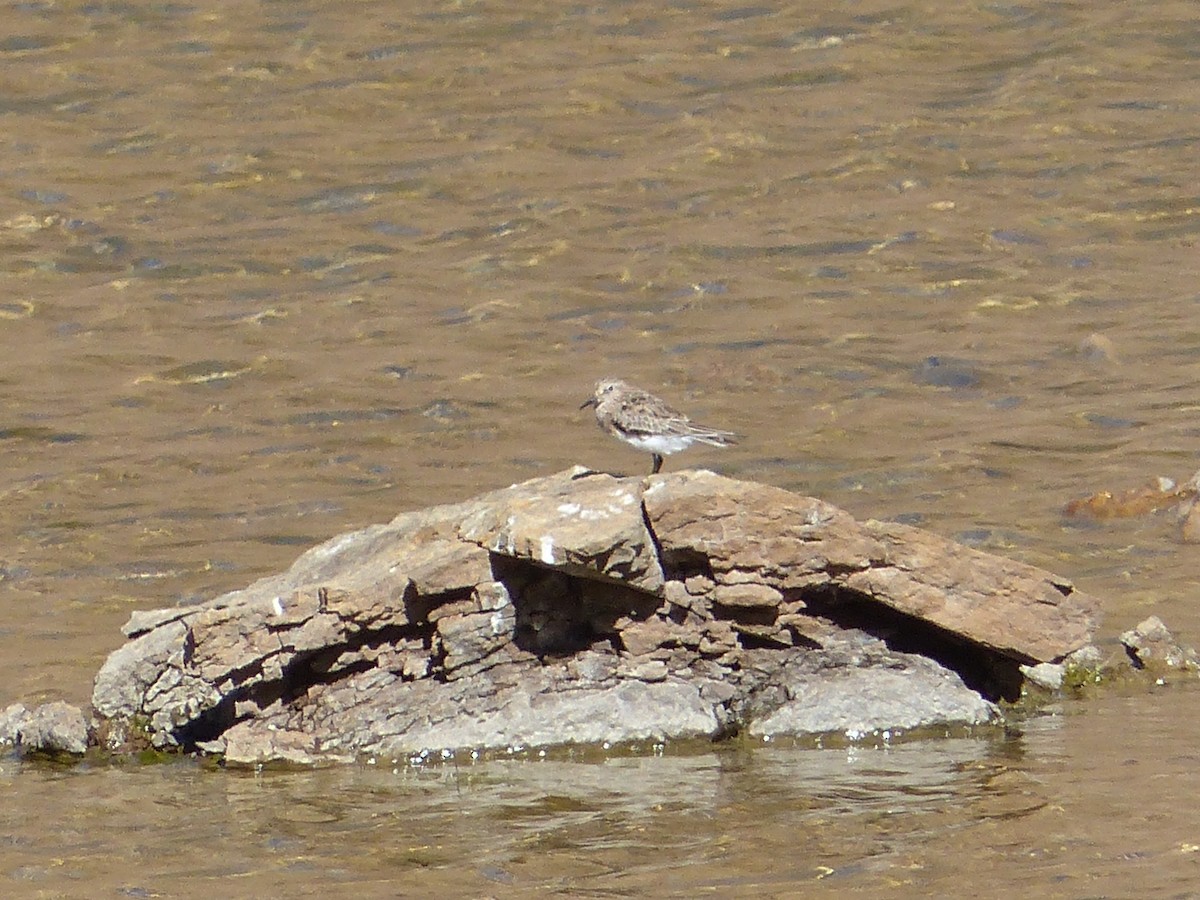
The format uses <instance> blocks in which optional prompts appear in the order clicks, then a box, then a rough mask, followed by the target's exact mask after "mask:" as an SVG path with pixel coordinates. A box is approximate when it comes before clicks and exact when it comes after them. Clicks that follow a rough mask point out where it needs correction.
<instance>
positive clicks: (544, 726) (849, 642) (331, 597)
mask: <svg viewBox="0 0 1200 900" xmlns="http://www.w3.org/2000/svg"><path fill="white" fill-rule="evenodd" d="M1096 616H1097V606H1096V603H1095V602H1094V601H1093V600H1091V599H1090V598H1088V597H1086V596H1084V595H1083V594H1081V593H1079V592H1077V591H1076V590H1075V589H1074V588H1073V587H1072V586H1071V584H1070V583H1069V582H1067V581H1065V580H1063V579H1061V578H1058V577H1056V576H1054V575H1051V574H1049V573H1048V572H1044V571H1042V570H1039V569H1036V568H1034V567H1032V566H1028V565H1024V564H1021V563H1016V562H1011V561H1008V560H1004V559H1000V558H998V557H995V556H990V555H988V554H985V553H982V552H980V551H977V550H972V549H969V548H966V547H962V546H960V545H957V544H955V543H953V542H951V541H948V540H946V539H943V538H940V537H937V536H935V535H932V534H929V533H926V532H923V531H920V530H917V529H915V528H910V527H906V526H903V525H896V524H886V523H880V522H873V521H870V522H865V523H859V522H856V521H855V520H854V519H853V518H852V517H851V516H850V515H849V514H847V513H846V512H844V511H842V510H840V509H837V508H836V507H833V506H830V505H829V504H827V503H824V502H822V501H820V500H816V499H813V498H810V497H803V496H799V495H796V494H793V493H790V492H788V491H784V490H780V489H778V488H773V487H768V486H765V485H761V484H754V483H748V482H742V481H735V480H731V479H728V478H723V477H720V476H718V475H714V474H712V473H711V472H702V471H701V472H696V471H691V472H678V473H672V474H667V475H657V476H651V477H649V478H616V477H613V476H610V475H604V474H599V473H596V472H591V471H588V470H586V469H582V468H578V467H577V468H575V469H572V470H570V471H567V472H563V473H559V474H557V475H553V476H549V477H546V478H540V479H535V480H533V481H529V482H525V483H523V484H518V485H514V486H512V487H511V488H508V489H506V490H501V491H495V492H492V493H488V494H484V495H482V496H480V497H478V498H475V499H474V500H470V501H467V502H464V503H459V504H455V505H449V506H440V507H434V508H431V509H426V510H420V511H417V512H411V513H405V514H403V515H401V516H398V517H397V518H396V519H394V520H393V521H392V522H390V523H389V524H387V525H377V526H372V527H370V528H366V529H363V530H361V531H358V532H354V533H351V534H346V535H342V536H340V537H337V538H335V539H333V540H331V541H329V542H327V543H325V544H322V545H320V546H318V547H315V548H313V549H311V550H309V551H308V552H307V553H305V554H304V555H302V556H301V557H300V558H299V559H298V560H297V561H296V563H295V564H294V565H293V566H292V568H291V569H290V570H289V571H287V572H285V573H283V574H280V575H276V576H273V577H270V578H266V579H263V580H261V581H259V582H257V583H255V584H253V585H251V586H250V587H247V588H245V589H244V590H239V591H234V592H232V593H230V594H226V595H224V596H222V597H218V598H216V599H215V600H213V601H211V602H209V603H208V604H206V605H203V606H200V607H189V608H186V609H182V608H181V609H168V610H157V611H153V612H144V613H137V614H135V615H134V616H133V617H132V618H131V620H130V622H129V624H128V625H127V626H126V628H125V633H126V635H127V637H128V638H129V641H128V643H126V644H125V645H124V646H123V647H121V648H120V649H118V650H117V651H115V652H114V653H113V654H112V655H111V656H110V657H109V658H108V660H107V661H106V662H105V663H104V665H103V667H102V668H101V670H100V672H99V674H98V675H97V678H96V684H95V691H94V695H93V704H94V707H95V710H96V713H97V715H98V716H99V717H101V719H103V720H107V724H108V725H109V726H110V727H109V728H108V729H107V732H108V733H110V734H122V733H126V732H129V731H131V730H136V731H137V733H138V734H139V735H140V734H142V733H145V734H146V735H147V736H148V738H149V740H150V741H151V742H152V743H153V744H154V745H155V746H158V747H188V748H190V747H199V748H201V749H205V750H210V751H215V752H221V753H224V754H225V756H226V758H227V759H228V760H229V761H233V762H258V761H266V760H276V759H282V760H291V761H297V762H313V761H317V760H326V759H350V758H354V757H355V756H357V755H360V754H376V755H383V756H401V755H404V756H408V755H412V754H419V753H421V752H422V751H428V750H431V749H434V750H436V749H441V748H455V749H486V748H504V747H511V746H514V745H521V746H526V747H528V746H538V745H542V746H546V745H555V744H566V743H589V744H590V743H600V742H605V741H611V742H615V741H632V740H665V739H676V738H687V737H704V738H718V737H722V736H727V735H732V734H736V733H739V732H744V733H749V734H751V735H761V736H770V735H775V734H816V733H823V732H831V731H836V732H867V731H871V730H875V729H911V728H916V727H920V726H925V725H941V724H950V723H960V724H976V723H982V722H987V721H989V720H991V719H993V718H995V717H996V716H997V714H998V710H997V707H996V706H995V703H994V701H996V700H998V699H1000V698H1010V699H1012V698H1015V697H1016V696H1017V695H1018V694H1019V692H1020V687H1021V683H1022V679H1023V677H1024V676H1023V674H1022V667H1023V666H1036V665H1038V664H1039V663H1050V662H1058V661H1060V660H1061V659H1063V658H1064V657H1065V656H1067V655H1068V654H1070V653H1072V652H1073V651H1075V650H1078V649H1079V648H1081V647H1083V646H1085V645H1087V644H1089V643H1090V641H1091V639H1092V636H1093V631H1094V629H1095V626H1096ZM130 723H136V729H131V728H130V727H129V726H130Z"/></svg>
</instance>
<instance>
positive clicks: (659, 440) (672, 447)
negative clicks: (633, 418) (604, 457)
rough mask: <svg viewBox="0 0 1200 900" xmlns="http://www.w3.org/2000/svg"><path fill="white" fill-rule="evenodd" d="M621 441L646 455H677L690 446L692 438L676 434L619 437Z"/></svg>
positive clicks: (624, 435) (626, 435)
mask: <svg viewBox="0 0 1200 900" xmlns="http://www.w3.org/2000/svg"><path fill="white" fill-rule="evenodd" d="M621 440H623V441H625V442H626V443H628V444H632V445H633V446H634V447H637V448H638V449H639V450H645V451H646V452H647V453H658V454H667V453H678V452H679V451H680V450H686V449H687V448H688V447H690V446H692V441H693V438H690V437H687V436H685V435H677V434H655V435H648V436H647V435H637V436H634V435H628V434H623V435H621Z"/></svg>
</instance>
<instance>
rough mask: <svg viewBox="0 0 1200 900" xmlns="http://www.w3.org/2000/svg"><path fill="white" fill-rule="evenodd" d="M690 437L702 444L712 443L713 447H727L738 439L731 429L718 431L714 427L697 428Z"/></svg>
mask: <svg viewBox="0 0 1200 900" xmlns="http://www.w3.org/2000/svg"><path fill="white" fill-rule="evenodd" d="M692 437H694V438H695V439H696V440H698V441H699V442H700V443H702V444H712V445H713V446H714V447H728V446H730V445H731V444H736V443H737V442H738V441H739V440H740V437H739V436H738V435H737V434H735V433H734V432H732V431H718V430H717V429H715V428H698V429H697V430H696V431H695V432H694V433H693V434H692Z"/></svg>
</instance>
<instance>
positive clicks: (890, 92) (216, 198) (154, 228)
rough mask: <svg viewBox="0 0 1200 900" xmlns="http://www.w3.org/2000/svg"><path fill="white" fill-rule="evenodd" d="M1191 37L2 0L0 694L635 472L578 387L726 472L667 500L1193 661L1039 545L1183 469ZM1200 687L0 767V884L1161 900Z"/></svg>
mask: <svg viewBox="0 0 1200 900" xmlns="http://www.w3.org/2000/svg"><path fill="white" fill-rule="evenodd" d="M1198 47H1200V25H1198V24H1197V20H1196V17H1195V7H1194V4H1190V3H1182V2H1161V3H1153V4H1142V5H1130V4H1124V3H1113V2H1099V3H1046V4H1034V5H1024V6H1022V5H1005V4H962V3H949V2H933V3H928V4H924V5H920V6H916V5H903V4H900V5H894V4H893V5H887V4H877V3H870V2H868V3H856V4H850V5H848V6H840V7H834V8H830V9H824V8H819V7H813V8H808V7H805V6H804V5H800V6H797V5H794V4H791V5H788V4H758V5H736V4H715V3H701V2H678V3H644V2H641V0H628V2H616V3H601V4H590V5H589V4H582V5H581V4H574V5H572V4H551V3H543V4H537V3H516V2H511V0H508V2H505V0H498V2H494V3H485V2H480V3H473V2H457V3H454V2H448V3H427V2H416V3H405V4H395V3H382V2H361V3H355V4H316V3H308V2H289V3H278V2H275V3H270V2H258V3H251V2H216V3H206V4H194V5H192V4H187V3H141V2H129V3H96V2H87V3H83V2H18V3H12V4H9V5H8V6H7V7H5V9H4V10H3V15H2V16H0V64H2V67H3V68H2V71H3V79H2V80H0V126H2V127H3V139H2V140H0V284H2V286H3V290H2V292H0V340H2V341H3V346H4V349H5V353H4V354H3V357H2V358H0V399H2V401H3V402H2V405H0V458H2V461H3V475H2V476H0V675H2V676H3V679H4V683H5V690H4V691H3V692H2V693H3V695H4V696H5V697H7V698H8V699H22V700H24V701H26V702H31V701H38V700H43V699H51V698H59V697H62V698H65V699H68V700H71V701H73V702H77V703H78V702H84V701H86V699H87V698H88V696H89V693H90V687H91V684H90V682H91V677H92V674H93V673H94V671H95V669H96V668H97V666H98V665H99V663H100V661H101V660H102V659H103V658H104V656H105V655H106V654H107V653H108V652H110V651H111V650H112V649H113V648H115V647H116V646H118V644H119V642H120V635H119V632H118V628H119V627H120V625H121V624H122V623H123V622H124V621H125V619H126V618H127V617H128V615H129V613H130V612H131V611H132V610H134V609H143V608H151V607H155V606H162V605H169V604H174V603H179V602H190V601H195V600H198V599H203V598H206V597H209V596H212V595H214V594H217V593H220V592H223V591H226V590H230V589H233V588H236V587H240V586H242V585H244V584H246V583H248V582H249V581H251V580H253V579H255V578H257V577H259V576H261V575H264V574H267V573H270V572H273V571H277V570H278V569H280V568H282V567H284V566H286V565H287V564H288V563H289V562H290V561H291V560H292V559H293V558H294V557H295V556H296V555H298V553H299V552H300V551H301V550H302V549H303V548H305V547H307V546H309V545H310V544H313V543H316V542H317V541H319V540H321V539H323V538H325V537H328V536H330V535H332V534H335V533H337V532H339V531H343V530H346V529H348V528H352V527H359V526H363V525H366V524H369V523H372V522H379V521H384V520H387V519H389V518H391V517H392V516H393V515H394V514H395V513H397V512H399V511H402V510H405V509H412V508H415V507H419V506H423V505H428V504H432V503H437V502H443V501H449V500H458V499H462V498H464V497H468V496H470V495H472V494H474V493H477V492H480V491H482V490H484V489H488V488H492V487H497V486H503V485H506V484H509V483H511V482H513V481H517V480H522V479H525V478H528V477H532V476H535V475H540V474H548V473H550V472H553V471H557V470H559V469H562V468H565V467H566V466H568V465H571V464H573V463H576V462H579V463H584V464H587V465H591V466H595V467H598V468H606V469H610V470H617V471H624V472H633V471H640V470H641V469H642V468H643V467H646V466H647V465H648V461H647V460H646V459H645V458H644V457H642V456H640V455H638V454H636V453H634V452H633V451H632V450H630V449H629V448H626V447H623V446H621V445H619V444H616V443H614V442H610V441H609V440H608V439H607V438H605V437H604V436H603V435H601V434H600V433H599V432H598V431H596V429H595V428H594V426H593V424H592V422H591V420H590V418H589V414H588V413H587V412H586V411H584V412H580V411H579V410H578V406H579V403H580V402H581V401H582V400H583V399H584V398H585V397H586V396H587V395H588V393H589V391H590V384H591V382H592V381H593V380H594V379H595V378H597V377H599V376H602V375H608V374H615V375H618V376H621V377H625V378H628V379H629V380H632V381H634V382H637V383H640V384H643V385H644V386H646V387H649V388H652V389H655V390H658V391H660V392H661V393H663V394H664V395H665V396H666V397H667V398H668V399H670V400H672V401H675V402H677V403H678V404H679V405H681V406H684V407H685V408H686V409H688V410H689V411H690V412H693V413H694V414H695V416H696V417H697V418H699V419H701V420H703V421H707V422H711V423H712V424H714V425H718V426H723V427H727V428H731V429H734V430H736V431H738V432H740V433H742V434H743V435H745V440H744V441H743V443H742V444H740V445H739V446H738V447H736V448H732V449H730V450H726V451H715V450H710V449H707V448H705V449H696V450H693V451H691V453H690V454H688V455H685V456H684V457H682V458H680V457H675V458H672V459H671V460H670V461H669V462H668V467H670V468H679V467H681V466H686V465H689V464H692V465H703V466H709V467H713V468H716V469H718V470H719V471H722V472H725V473H727V474H730V475H733V476H736V477H741V478H748V479H755V480H759V481H764V482H768V483H771V484H776V485H780V486H782V487H786V488H789V489H793V490H798V491H803V492H807V493H812V494H815V495H817V496H820V497H823V498H824V499H827V500H829V501H831V502H833V503H836V504H838V505H840V506H843V507H845V508H847V509H849V510H850V511H851V512H853V513H854V514H855V515H858V516H864V517H865V516H874V517H877V518H893V519H900V520H902V521H906V522H912V523H915V524H918V525H921V526H923V527H926V528H929V529H932V530H934V531H936V532H938V533H941V534H944V535H947V536H950V537H954V538H956V539H959V540H962V541H965V542H967V543H970V544H972V545H974V546H978V547H981V548H983V549H986V550H989V551H992V552H996V553H1001V554H1004V555H1006V556H1010V557H1013V558H1018V559H1022V560H1026V561H1029V562H1032V563H1035V564H1038V565H1043V566H1046V567H1049V568H1051V569H1053V570H1055V571H1056V572H1059V573H1061V574H1063V575H1065V576H1067V577H1070V578H1073V579H1075V580H1076V582H1077V583H1078V584H1079V585H1080V586H1081V587H1083V588H1085V589H1087V590H1089V591H1091V592H1094V593H1095V594H1097V595H1098V596H1100V597H1101V598H1103V600H1104V605H1105V610H1106V614H1107V626H1106V629H1107V630H1106V633H1107V634H1112V633H1115V632H1118V631H1120V630H1122V629H1123V628H1126V627H1129V626H1130V625H1132V624H1133V623H1134V622H1136V621H1137V620H1139V619H1140V618H1142V617H1143V616H1144V615H1146V614H1149V613H1155V614H1158V615H1160V616H1162V617H1163V618H1164V619H1165V620H1166V621H1167V622H1168V624H1169V625H1170V626H1171V627H1172V628H1173V629H1174V630H1175V631H1177V632H1178V633H1179V634H1180V635H1182V636H1183V637H1184V638H1185V639H1190V640H1191V641H1192V642H1195V643H1200V608H1198V606H1197V603H1196V599H1197V587H1196V581H1197V576H1196V574H1195V572H1196V566H1195V558H1196V557H1195V554H1196V552H1197V551H1196V550H1195V548H1194V547H1192V546H1189V545H1185V544H1182V543H1180V542H1179V540H1178V538H1177V533H1176V529H1175V527H1174V525H1173V523H1172V522H1171V521H1170V520H1169V519H1167V518H1165V517H1158V518H1146V519H1137V520H1131V521H1118V522H1108V523H1103V524H1083V523H1077V522H1067V521H1064V520H1063V519H1062V517H1061V516H1060V510H1061V508H1062V507H1063V505H1064V504H1065V503H1066V502H1068V501H1069V500H1071V499H1073V498H1076V497H1079V496H1084V495H1087V494H1090V493H1092V492H1094V491H1097V490H1102V489H1113V490H1120V489H1124V488H1126V487H1130V486H1133V485H1137V484H1139V483H1141V482H1143V481H1145V480H1146V479H1147V478H1149V477H1151V476H1156V475H1167V476H1170V477H1173V478H1176V479H1179V480H1182V479H1186V478H1187V477H1189V476H1190V475H1191V474H1192V473H1193V472H1194V471H1195V470H1196V469H1197V468H1200V453H1198V450H1200V427H1198V426H1197V425H1196V422H1195V419H1196V411H1197V409H1198V408H1200V405H1198V400H1200V388H1197V381H1198V380H1200V379H1198V377H1197V376H1198V375H1200V325H1198V324H1197V312H1198V304H1197V301H1198V300H1200V287H1198V285H1200V277H1198V276H1200V252H1198V248H1197V240H1198V237H1197V236H1198V234H1200V194H1198V193H1197V188H1196V184H1197V179H1196V158H1197V145H1198V144H1200V136H1198V135H1197V131H1196V124H1195V123H1196V122H1197V121H1198V113H1200V51H1198V50H1197V48H1198ZM1198 697H1200V694H1198V693H1197V692H1196V691H1195V690H1193V689H1191V688H1190V687H1188V686H1186V685H1174V686H1167V687H1166V688H1164V689H1163V690H1162V691H1161V692H1159V693H1157V694H1153V695H1151V696H1150V697H1131V698H1130V697H1107V698H1105V697H1101V698H1096V699H1091V700H1086V701H1081V702H1074V703H1072V704H1068V705H1067V706H1065V707H1064V708H1063V710H1062V711H1061V714H1060V715H1055V716H1049V717H1045V718H1039V719H1035V720H1032V721H1030V722H1027V723H1024V724H1023V725H1021V726H1020V727H1019V728H1018V729H1016V730H1015V731H1012V732H1010V733H1008V734H1004V735H1001V734H995V733H990V732H989V733H987V734H981V735H977V736H974V737H964V738H955V739H953V740H949V741H944V742H943V741H921V742H912V743H903V744H898V745H896V746H893V747H891V748H890V749H878V750H877V749H872V748H858V749H850V750H847V749H846V748H839V749H829V748H826V749H824V750H819V749H814V748H780V747H773V748H758V749H756V750H754V751H753V752H751V751H749V750H746V749H745V748H742V749H732V748H729V749H721V750H719V751H717V752H715V753H714V752H711V751H710V750H707V749H703V750H697V751H696V752H687V753H684V752H682V751H680V752H675V751H673V750H670V749H669V750H668V752H667V753H666V755H665V756H654V755H647V756H645V757H638V758H633V759H624V758H622V759H610V760H607V761H593V760H568V759H550V760H546V761H542V762H537V761H511V762H508V761H505V762H491V763H487V764H480V765H478V766H475V767H470V768H469V769H436V770H433V771H429V772H411V771H408V770H406V769H404V768H402V767H401V768H400V770H399V771H398V772H397V773H396V774H392V772H391V768H392V767H391V766H389V765H387V761H378V764H377V765H376V766H374V767H369V766H363V767H361V768H353V769H352V770H336V771H322V772H317V773H296V774H286V773H268V774H265V775H263V776H260V777H250V776H245V775H234V774H231V773H226V772H219V771H210V770H208V769H204V768H200V767H197V766H195V765H193V764H191V763H179V764H172V765H166V766H157V767H148V768H146V767H128V768H124V767H122V768H116V769H103V768H84V769H82V770H69V771H58V770H53V769H45V768H39V767H36V766H29V765H22V764H17V763H15V762H11V761H10V762H9V763H5V764H4V768H3V769H0V777H2V779H3V781H4V784H5V788H6V791H7V792H8V795H9V797H10V802H9V803H8V804H6V806H7V812H6V813H5V815H4V825H3V827H2V829H0V837H2V838H3V839H2V840H0V885H2V884H4V883H5V881H7V882H8V883H9V890H16V891H18V892H24V893H26V894H28V895H30V896H35V895H36V896H77V895H80V894H88V895H92V896H112V895H115V896H156V895H161V896H172V895H191V894H200V893H205V895H206V896H207V895H210V894H211V891H212V890H213V889H214V887H215V886H217V885H220V886H222V887H221V889H222V890H223V891H226V890H228V886H229V885H232V886H233V889H234V890H236V891H241V892H243V893H244V894H245V895H247V896H251V895H259V896H261V895H264V894H266V893H270V892H288V893H291V894H300V895H305V893H306V892H308V893H322V894H327V893H328V892H329V890H331V889H336V888H337V887H338V886H339V885H347V886H348V885H352V886H354V888H355V889H356V890H357V891H359V892H360V893H364V892H365V893H366V894H372V893H374V894H378V895H387V896H393V895H395V894H396V892H397V890H398V887H397V885H408V886H409V887H410V888H411V889H412V890H414V891H418V892H424V893H428V892H439V893H442V894H446V893H450V892H459V893H466V894H471V895H476V896H478V895H497V896H499V895H507V894H512V893H520V892H522V891H540V892H558V893H563V894H574V893H577V892H588V893H591V894H593V895H597V896H610V895H611V896H616V895H621V896H628V895H638V894H643V893H650V892H661V891H664V890H665V891H668V892H673V893H677V894H681V895H689V896H692V895H696V894H698V893H704V892H707V893H716V894H721V893H730V894H745V895H751V894H753V895H760V896H761V895H795V894H797V893H803V894H805V895H809V894H811V895H814V896H819V895H821V894H822V892H828V893H829V894H830V895H834V894H843V893H846V892H852V891H862V892H870V893H872V894H876V893H879V892H884V891H886V892H892V893H895V894H904V893H909V894H911V893H913V892H926V893H936V894H943V895H944V894H946V893H950V892H953V891H956V890H960V889H961V885H962V883H963V882H962V879H963V878H964V877H969V878H972V879H974V883H975V884H977V885H978V890H979V891H980V892H981V893H986V892H990V891H991V890H992V888H993V887H994V888H995V893H996V894H1000V893H1002V892H1003V890H1007V889H1011V890H1014V891H1015V890H1019V891H1022V892H1027V893H1030V894H1037V895H1040V896H1064V897H1068V896H1069V897H1076V896H1092V895H1100V894H1109V895H1128V894H1130V893H1133V892H1134V891H1135V890H1136V891H1138V892H1141V893H1147V892H1151V891H1155V892H1158V893H1161V894H1165V895H1168V896H1170V895H1181V894H1183V893H1186V892H1187V891H1189V890H1192V887H1191V886H1192V885H1194V883H1195V879H1196V876H1197V870H1196V866H1197V864H1198V863H1197V860H1200V855H1198V853H1200V851H1197V849H1196V848H1197V847H1200V822H1198V821H1197V817H1196V816H1195V815H1194V814H1193V813H1192V812H1191V810H1190V808H1189V804H1188V803H1187V802H1186V798H1187V797H1189V796H1191V795H1192V794H1193V793H1194V792H1195V791H1194V787H1195V786H1194V785H1193V784H1192V781H1193V780H1194V776H1193V775H1192V770H1193V769H1195V768H1196V766H1195V758H1194V753H1193V750H1192V748H1193V747H1194V746H1195V745H1196V743H1197V739H1198V738H1200V727H1197V726H1196V725H1195V724H1194V723H1195V722H1196V721H1200V719H1198V717H1197V715H1195V713H1196V712H1197V711H1200V710H1197V707H1198V706H1200V703H1198V699H1197V698H1198ZM6 702H7V701H6ZM964 873H967V874H966V875H964ZM231 879H232V880H231ZM406 889H407V888H406Z"/></svg>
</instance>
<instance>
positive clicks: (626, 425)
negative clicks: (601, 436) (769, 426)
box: [579, 378, 738, 475]
mask: <svg viewBox="0 0 1200 900" xmlns="http://www.w3.org/2000/svg"><path fill="white" fill-rule="evenodd" d="M589 406H593V407H595V408H596V422H597V424H598V425H599V426H600V428H601V429H603V430H604V431H607V432H608V433H609V434H611V435H612V436H613V437H616V438H620V439H621V440H623V441H624V442H625V443H627V444H631V445H632V446H634V447H636V448H637V449H639V450H645V451H648V452H649V453H650V454H651V455H652V456H653V458H654V467H653V468H652V469H651V470H650V474H651V475H657V474H658V472H659V470H661V469H662V464H663V457H664V456H665V455H667V454H669V453H678V452H679V451H680V450H686V449H687V448H688V447H690V446H691V445H692V444H693V443H695V442H696V441H699V442H700V443H702V444H711V445H712V446H714V447H728V446H729V445H730V444H736V443H737V441H738V436H737V435H736V434H734V433H733V432H732V431H721V430H720V429H717V428H709V427H708V426H706V425H698V424H696V423H695V422H693V421H692V420H691V419H689V418H688V417H687V416H685V415H684V414H683V413H681V412H679V411H678V410H677V409H675V408H674V407H672V406H669V405H668V404H667V403H666V402H665V401H663V400H661V399H659V398H658V397H655V396H654V395H653V394H651V393H649V392H648V391H643V390H642V389H641V388H636V387H634V386H633V385H631V384H628V383H626V382H624V381H621V380H620V379H619V378H601V379H600V380H599V381H597V382H596V388H595V393H594V394H593V395H592V397H591V398H589V399H588V400H585V401H584V402H583V404H582V405H581V406H580V407H579V408H580V409H587V408H588V407H589Z"/></svg>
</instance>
